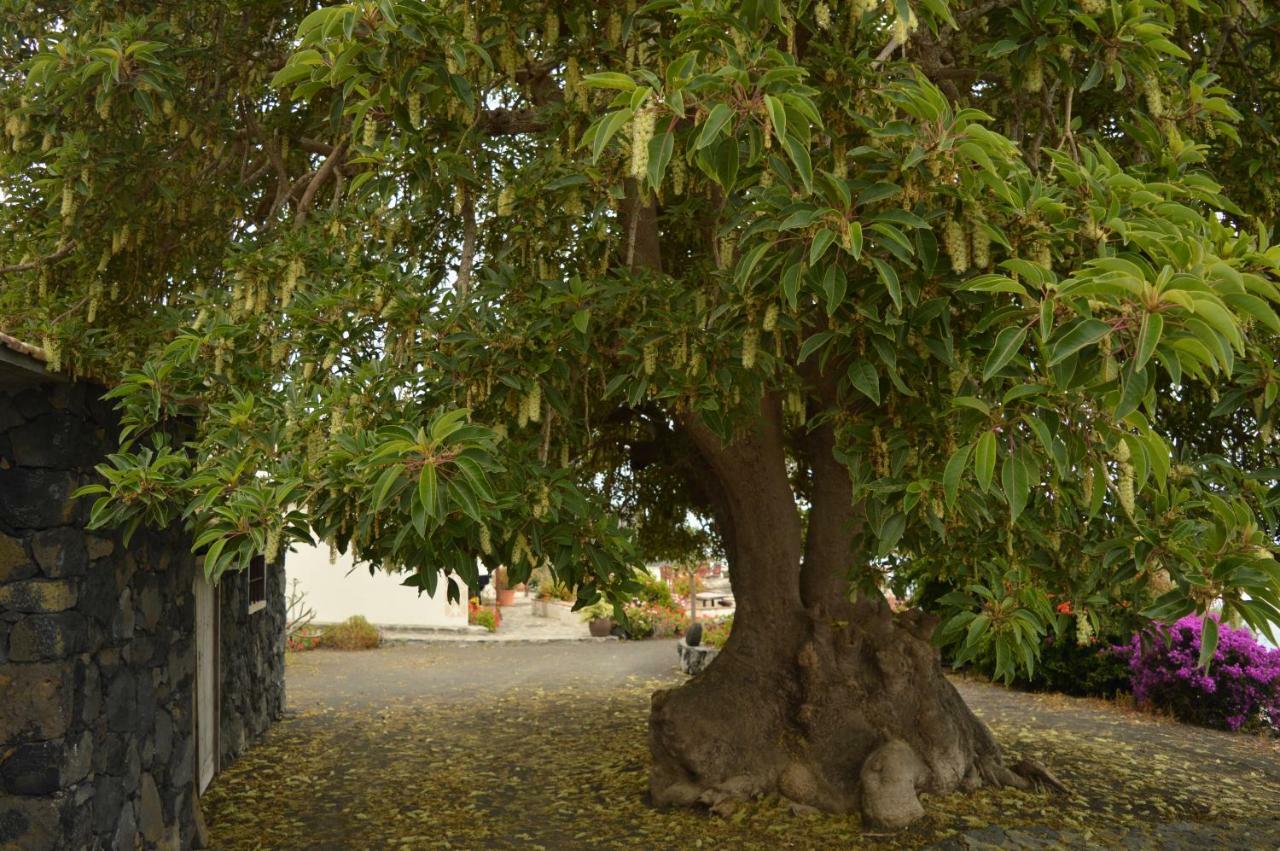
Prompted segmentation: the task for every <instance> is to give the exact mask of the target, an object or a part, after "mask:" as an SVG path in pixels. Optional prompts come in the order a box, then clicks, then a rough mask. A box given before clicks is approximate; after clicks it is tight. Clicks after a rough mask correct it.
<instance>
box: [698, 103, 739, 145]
mask: <svg viewBox="0 0 1280 851" xmlns="http://www.w3.org/2000/svg"><path fill="white" fill-rule="evenodd" d="M731 118H733V110H732V109H730V108H729V107H728V105H726V104H723V103H718V104H716V105H715V106H714V107H713V108H712V110H711V114H710V115H708V116H707V120H706V121H705V122H704V123H703V125H702V132H701V133H700V134H699V135H698V141H697V143H696V144H695V145H694V146H693V147H694V150H700V149H702V148H705V147H706V146H707V145H710V144H711V143H712V142H714V141H715V140H716V138H717V137H719V135H720V131H721V130H722V129H724V126H725V124H727V123H729V119H731Z"/></svg>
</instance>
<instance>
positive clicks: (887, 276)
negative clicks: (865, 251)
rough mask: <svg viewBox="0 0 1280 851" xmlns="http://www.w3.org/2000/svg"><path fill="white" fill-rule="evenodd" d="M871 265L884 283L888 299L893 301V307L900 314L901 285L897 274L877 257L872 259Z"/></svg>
mask: <svg viewBox="0 0 1280 851" xmlns="http://www.w3.org/2000/svg"><path fill="white" fill-rule="evenodd" d="M871 263H872V265H873V266H875V267H876V272H878V273H879V274H880V280H881V281H883V282H884V285H885V288H886V289H887V290H889V298H891V299H893V306H894V307H896V308H898V312H899V313H901V312H902V285H901V284H899V283H898V273H897V272H895V271H893V267H892V266H890V265H889V264H888V263H886V262H884V261H883V260H881V259H880V258H879V257H872V258H871Z"/></svg>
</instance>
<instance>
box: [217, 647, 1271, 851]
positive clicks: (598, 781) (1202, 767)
mask: <svg viewBox="0 0 1280 851" xmlns="http://www.w3.org/2000/svg"><path fill="white" fill-rule="evenodd" d="M674 663H675V649H674V647H673V646H672V644H671V642H606V643H563V644H555V643H552V644H525V645H520V644H505V645H504V644H490V645H439V646H428V647H421V646H409V647H393V648H387V649H384V650H379V651H374V652H371V653H350V654H343V653H336V652H312V653H307V654H302V655H300V656H297V657H293V658H291V660H290V664H289V669H288V690H289V706H290V716H289V717H288V718H286V719H285V720H284V721H283V722H281V723H280V724H279V725H277V727H276V728H275V729H274V730H273V732H272V733H271V735H270V736H269V738H268V740H267V741H266V742H265V743H264V744H262V745H260V746H259V747H257V748H255V749H253V750H251V751H250V752H249V754H248V755H247V756H246V757H245V758H243V759H242V760H241V761H240V762H238V763H237V764H236V765H235V766H233V767H232V768H231V769H230V770H228V771H227V772H224V773H223V774H222V775H220V776H219V777H218V779H217V780H216V781H215V783H214V786H213V788H212V789H211V790H210V792H209V793H208V795H207V797H206V800H205V811H206V816H207V819H208V821H209V824H210V828H211V830H212V834H213V844H214V846H215V847H217V848H220V849H238V848H264V847H265V848H333V849H348V848H406V849H408V848H414V849H416V848H466V849H471V848H548V849H560V848H565V849H575V848H583V849H587V848H642V849H647V848H682V849H683V848H824V849H825V848H853V847H868V848H888V847H905V848H918V847H923V846H940V847H947V848H971V847H987V848H990V847H1000V848H1061V847H1070V848H1077V847H1079V848H1084V847H1090V848H1096V847H1124V848H1150V847H1165V848H1168V847H1182V848H1206V847H1213V848H1241V849H1258V848H1280V749H1278V748H1277V746H1276V745H1275V743H1273V742H1263V741H1261V740H1259V739H1254V738H1249V737H1241V736H1232V735H1228V734H1225V733H1216V732H1213V731H1208V730H1200V729H1196V728H1191V727H1185V726H1182V725H1178V724H1173V723H1169V722H1163V721H1160V720H1156V719H1151V718H1147V717H1145V716H1140V715H1136V714H1134V713H1130V712H1125V711H1123V710H1119V709H1117V708H1115V707H1112V706H1108V705H1105V704H1099V703H1095V702H1091V701H1074V700H1069V699H1064V698H1056V697H1046V696H1036V695H1026V694H1021V693H1017V692H1009V691H1005V690H1003V689H1000V688H996V687H992V686H989V685H986V684H983V683H976V682H972V681H963V680H962V681H959V682H958V685H959V687H960V689H961V691H962V692H963V693H964V695H965V698H966V699H967V700H968V701H969V702H970V705H971V706H973V707H974V709H975V711H977V712H978V713H979V714H980V715H981V716H982V717H983V718H984V719H985V720H986V721H987V722H988V723H989V724H991V726H992V728H993V729H994V730H995V732H996V734H997V735H998V736H999V737H1000V739H1001V741H1002V742H1003V743H1004V744H1005V745H1006V747H1007V748H1008V749H1009V750H1010V751H1011V752H1012V753H1014V754H1015V755H1025V756H1034V757H1036V758H1039V759H1042V760H1043V761H1045V762H1046V763H1047V764H1048V765H1049V766H1050V767H1051V768H1052V769H1053V770H1054V771H1055V772H1057V773H1058V774H1059V776H1061V777H1062V778H1063V779H1064V780H1065V781H1067V782H1068V783H1069V784H1070V786H1071V788H1072V794H1071V795H1070V796H1068V797H1051V796H1048V795H1041V794H1028V793H1019V792H1009V791H984V792H982V793H979V794H977V795H971V796H961V795H956V796H947V797H943V798H933V799H930V800H928V801H926V809H927V810H928V812H929V816H928V817H927V818H926V819H925V820H924V821H923V822H922V823H920V824H919V825H918V826H916V827H914V828H913V829H912V830H910V831H908V832H906V833H901V834H894V835H873V834H866V833H862V832H861V826H860V825H859V823H858V820H857V819H856V818H849V817H830V816H817V817H794V816H792V815H790V813H788V812H786V810H785V808H784V807H782V805H780V804H779V803H778V802H775V801H761V802H756V803H752V804H749V805H744V806H742V807H740V808H739V809H738V810H737V811H736V812H735V813H733V815H731V816H730V817H728V818H725V819H720V818H710V817H706V816H702V815H699V814H695V813H688V812H672V813H659V812H655V811H653V810H651V809H650V808H648V807H647V806H646V805H645V803H644V789H645V780H646V770H647V758H646V742H645V721H646V717H647V713H648V699H649V695H650V694H651V693H652V691H653V690H654V689H655V688H658V687H662V686H666V685H671V684H674V683H678V682H679V681H680V679H681V675H680V674H679V673H678V672H677V671H676V670H675V664H674Z"/></svg>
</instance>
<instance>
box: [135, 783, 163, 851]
mask: <svg viewBox="0 0 1280 851" xmlns="http://www.w3.org/2000/svg"><path fill="white" fill-rule="evenodd" d="M138 829H139V830H141V831H142V835H143V837H145V838H146V840H147V842H149V843H151V844H153V845H158V844H159V843H160V841H161V840H162V839H163V838H164V834H165V822H164V807H162V806H161V805H160V790H158V789H157V788H156V781H155V778H154V777H152V776H151V774H150V773H147V774H144V775H142V792H141V794H140V795H139V796H138Z"/></svg>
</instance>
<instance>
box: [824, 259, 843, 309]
mask: <svg viewBox="0 0 1280 851" xmlns="http://www.w3.org/2000/svg"><path fill="white" fill-rule="evenodd" d="M848 288H849V278H848V277H847V276H846V275H845V273H844V269H842V268H840V267H839V266H838V265H836V264H834V263H833V264H831V265H830V266H828V267H827V274H826V275H824V276H823V278H822V292H823V294H824V295H826V297H827V316H831V315H833V314H834V313H835V312H836V309H837V308H839V307H840V304H841V303H842V302H843V301H844V294H845V291H846V290H848Z"/></svg>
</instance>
